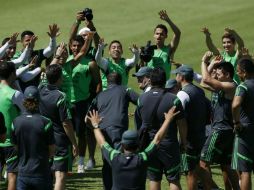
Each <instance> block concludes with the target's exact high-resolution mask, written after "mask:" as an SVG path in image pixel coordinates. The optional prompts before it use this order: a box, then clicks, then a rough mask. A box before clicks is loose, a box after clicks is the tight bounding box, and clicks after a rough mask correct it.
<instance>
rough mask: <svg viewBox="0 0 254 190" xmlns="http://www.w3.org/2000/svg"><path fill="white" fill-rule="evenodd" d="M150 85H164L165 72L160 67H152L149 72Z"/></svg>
mask: <svg viewBox="0 0 254 190" xmlns="http://www.w3.org/2000/svg"><path fill="white" fill-rule="evenodd" d="M150 80H151V85H152V86H157V87H164V86H165V84H166V73H165V71H164V69H162V68H161V67H157V68H154V69H153V70H152V71H151V74H150Z"/></svg>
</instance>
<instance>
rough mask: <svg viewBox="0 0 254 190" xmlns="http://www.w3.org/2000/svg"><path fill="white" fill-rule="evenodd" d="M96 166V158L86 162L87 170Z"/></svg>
mask: <svg viewBox="0 0 254 190" xmlns="http://www.w3.org/2000/svg"><path fill="white" fill-rule="evenodd" d="M94 167H95V160H91V159H89V160H88V162H87V164H86V167H85V170H92V169H93V168H94Z"/></svg>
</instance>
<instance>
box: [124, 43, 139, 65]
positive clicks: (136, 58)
mask: <svg viewBox="0 0 254 190" xmlns="http://www.w3.org/2000/svg"><path fill="white" fill-rule="evenodd" d="M129 49H130V51H131V52H132V53H133V57H132V58H131V59H126V60H125V65H126V66H127V67H134V66H135V65H136V64H137V63H138V61H139V50H138V47H137V46H136V44H133V46H132V48H131V47H130V48H129Z"/></svg>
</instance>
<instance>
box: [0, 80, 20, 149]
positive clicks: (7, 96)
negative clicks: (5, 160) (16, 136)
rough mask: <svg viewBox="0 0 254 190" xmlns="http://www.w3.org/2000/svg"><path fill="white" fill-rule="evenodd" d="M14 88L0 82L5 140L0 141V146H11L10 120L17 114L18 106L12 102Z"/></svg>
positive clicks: (0, 106)
mask: <svg viewBox="0 0 254 190" xmlns="http://www.w3.org/2000/svg"><path fill="white" fill-rule="evenodd" d="M15 92H16V90H14V89H12V88H11V87H9V86H8V85H4V84H0V94H1V98H0V112H2V113H3V115H4V121H5V126H6V128H7V131H6V140H5V142H4V143H0V147H8V146H12V143H11V140H10V138H11V132H12V122H13V120H14V119H15V118H16V117H17V116H18V115H19V111H18V108H17V107H16V106H15V105H14V104H13V102H12V97H13V95H14V94H15Z"/></svg>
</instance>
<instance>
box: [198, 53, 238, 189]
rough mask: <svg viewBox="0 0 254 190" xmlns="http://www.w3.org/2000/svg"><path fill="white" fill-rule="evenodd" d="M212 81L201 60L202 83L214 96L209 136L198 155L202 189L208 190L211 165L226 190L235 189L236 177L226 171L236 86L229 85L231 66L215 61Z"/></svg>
mask: <svg viewBox="0 0 254 190" xmlns="http://www.w3.org/2000/svg"><path fill="white" fill-rule="evenodd" d="M215 61H216V62H217V63H216V64H215V65H217V66H216V68H217V69H216V78H217V79H215V78H213V77H211V74H210V73H209V72H208V69H207V67H208V63H209V59H206V58H203V59H202V64H201V71H202V81H203V83H204V84H206V85H207V86H209V87H210V89H211V90H212V91H214V92H216V95H217V96H216V97H217V98H216V99H214V103H213V109H214V111H213V116H212V118H213V119H212V123H211V127H212V132H211V133H210V134H209V136H208V138H207V140H206V142H205V144H204V146H203V149H202V151H201V158H200V167H201V168H202V170H201V171H202V173H203V175H202V176H203V178H204V182H205V183H204V187H205V189H211V186H212V178H211V177H212V176H211V173H210V170H209V166H210V164H211V163H213V162H215V163H218V164H220V165H221V170H222V174H223V180H224V185H225V188H226V189H239V184H238V178H237V175H236V173H235V172H234V171H233V170H232V169H231V168H230V163H231V159H230V156H231V154H232V150H233V140H234V133H233V119H232V111H231V104H232V100H233V97H234V93H235V89H236V83H235V82H234V81H233V76H234V67H233V65H232V64H231V63H229V62H225V61H223V60H221V59H220V58H216V60H215Z"/></svg>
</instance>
